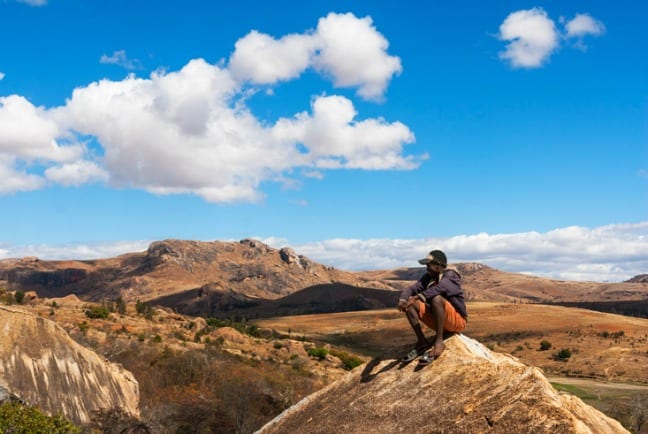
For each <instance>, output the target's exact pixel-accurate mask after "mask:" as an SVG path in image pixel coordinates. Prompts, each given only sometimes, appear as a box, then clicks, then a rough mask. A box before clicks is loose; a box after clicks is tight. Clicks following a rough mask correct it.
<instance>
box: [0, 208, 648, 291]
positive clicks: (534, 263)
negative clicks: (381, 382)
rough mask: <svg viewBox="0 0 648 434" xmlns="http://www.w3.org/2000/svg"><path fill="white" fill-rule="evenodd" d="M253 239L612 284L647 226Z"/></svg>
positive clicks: (100, 246) (57, 250)
mask: <svg viewBox="0 0 648 434" xmlns="http://www.w3.org/2000/svg"><path fill="white" fill-rule="evenodd" d="M258 239H260V240H261V241H263V242H264V243H267V244H268V245H270V246H273V247H275V248H281V247H285V246H290V247H292V248H293V249H294V250H295V251H296V252H297V253H298V254H300V255H305V256H307V257H309V258H311V259H312V260H314V261H317V262H320V263H322V264H325V265H330V266H334V267H336V268H340V269H344V270H356V271H357V270H375V269H393V268H398V267H418V266H419V264H418V262H417V259H419V258H422V257H424V256H425V255H426V254H427V252H428V251H430V250H432V249H437V248H439V249H442V250H444V251H445V252H446V253H447V255H448V259H449V260H450V262H478V263H482V264H486V265H488V266H491V267H494V268H497V269H500V270H503V271H509V272H515V273H526V274H531V275H536V276H543V277H548V278H554V279H564V280H581V281H596V282H603V281H610V282H618V281H623V280H627V279H629V278H631V277H633V276H636V275H638V274H644V273H648V253H647V252H648V221H646V222H641V223H627V224H614V225H607V226H601V227H596V228H585V227H580V226H570V227H565V228H558V229H554V230H551V231H548V232H520V233H512V234H487V233H478V234H471V235H457V236H452V237H425V238H419V239H392V238H379V239H367V240H361V239H348V238H339V239H329V240H322V241H316V242H311V243H304V244H291V243H290V241H289V240H287V239H284V238H278V237H265V238H263V237H258ZM151 241H152V240H151ZM222 241H227V240H222ZM149 243H150V241H122V242H115V243H97V244H87V245H84V244H76V245H27V246H13V245H8V244H4V245H2V244H0V258H19V257H23V256H37V257H39V258H41V259H97V258H108V257H113V256H116V255H120V254H124V253H130V252H139V251H144V250H146V249H147V247H148V244H149Z"/></svg>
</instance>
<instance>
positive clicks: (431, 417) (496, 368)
mask: <svg viewBox="0 0 648 434" xmlns="http://www.w3.org/2000/svg"><path fill="white" fill-rule="evenodd" d="M446 345H447V348H446V351H445V352H444V353H443V354H442V355H441V356H440V357H439V358H438V359H437V360H435V361H434V362H433V363H432V364H431V365H430V366H427V367H425V368H423V369H418V367H417V364H416V363H411V364H407V365H406V364H402V363H401V362H400V361H399V360H394V359H386V360H381V359H379V358H377V359H374V360H372V361H371V362H370V363H368V364H367V365H366V366H365V367H364V369H363V370H360V369H357V370H355V371H352V372H351V373H349V374H347V375H346V376H345V377H343V378H342V379H340V380H337V381H336V382H334V383H332V384H330V385H328V386H327V387H325V388H324V389H322V390H320V391H318V392H316V393H314V394H312V395H310V396H308V397H306V398H304V399H303V400H302V401H300V402H299V403H297V404H296V405H294V406H293V407H291V408H289V409H288V410H286V411H285V412H283V413H282V414H280V415H279V416H277V417H276V418H275V419H274V420H272V421H271V422H269V423H268V424H266V425H265V426H264V427H263V428H262V429H261V430H260V431H258V432H259V433H260V434H273V433H285V432H299V433H329V432H331V430H332V429H333V430H334V431H336V432H345V433H365V432H367V430H368V427H371V429H370V430H371V432H374V433H394V432H412V433H467V432H470V433H473V432H474V433H478V432H489V433H506V434H508V433H512V432H534V433H547V434H549V433H551V434H556V433H558V434H560V433H601V434H603V433H605V434H610V433H627V431H626V430H625V429H624V428H623V426H622V425H621V424H619V423H618V422H617V421H616V420H614V419H611V418H609V417H607V416H605V415H604V414H603V413H601V412H599V411H598V410H596V409H594V408H592V407H590V406H588V405H586V404H584V403H583V402H582V401H581V400H580V399H579V398H577V397H575V396H572V395H569V394H563V393H559V392H557V391H556V390H554V389H553V387H552V386H551V384H550V383H549V382H548V380H547V379H546V378H545V377H544V375H543V374H542V372H541V371H540V370H539V369H538V368H534V367H529V366H526V365H524V364H522V363H521V362H519V361H518V360H517V359H516V358H514V357H512V356H508V355H504V354H499V353H495V352H492V351H490V350H488V349H487V348H486V347H484V346H483V345H482V344H480V343H478V342H477V341H475V340H472V339H470V338H467V337H466V336H463V335H456V336H453V337H452V338H450V339H448V340H447V341H446Z"/></svg>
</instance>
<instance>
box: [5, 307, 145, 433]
mask: <svg viewBox="0 0 648 434" xmlns="http://www.w3.org/2000/svg"><path fill="white" fill-rule="evenodd" d="M0 387H2V388H4V389H5V390H7V391H9V392H11V393H12V394H14V395H16V396H17V397H19V398H20V399H21V400H22V401H24V402H26V403H28V404H30V405H35V406H37V407H39V408H40V409H41V410H43V411H45V412H47V413H50V414H55V413H61V414H63V415H64V416H65V417H66V418H68V419H69V420H71V421H73V422H75V423H77V424H86V423H88V422H90V420H91V416H92V414H93V412H95V411H107V410H112V409H121V410H122V411H124V412H125V413H127V414H129V415H131V416H132V417H135V418H137V417H139V407H138V405H139V385H138V383H137V380H135V378H134V377H133V375H132V374H131V373H130V372H128V371H126V370H125V369H123V368H122V367H121V366H120V365H116V364H114V363H110V362H108V361H107V360H105V359H103V358H102V357H101V356H99V355H98V354H96V353H94V352H92V351H91V350H89V349H86V348H84V347H82V346H81V345H79V344H77V343H76V342H75V341H74V340H72V339H71V338H70V337H69V336H68V334H67V333H66V332H65V330H63V328H61V327H60V326H59V325H57V324H56V323H54V322H52V321H50V320H48V319H45V318H41V317H38V316H35V315H33V314H31V313H28V312H26V311H23V310H21V309H20V308H17V307H9V306H0Z"/></svg>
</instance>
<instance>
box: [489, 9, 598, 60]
mask: <svg viewBox="0 0 648 434" xmlns="http://www.w3.org/2000/svg"><path fill="white" fill-rule="evenodd" d="M560 22H561V23H562V24H564V26H565V30H564V32H562V33H561V32H560V31H559V30H558V29H557V28H556V23H555V22H554V20H552V19H551V18H550V17H549V16H548V15H547V12H545V11H544V10H543V9H541V8H533V9H526V10H520V11H516V12H513V13H511V14H509V16H508V17H506V19H505V20H504V22H503V23H502V24H501V25H500V29H499V33H498V37H499V39H500V40H502V41H507V42H508V44H507V45H506V49H505V50H504V51H502V52H500V53H499V56H500V59H503V60H505V61H507V62H509V63H510V64H511V66H513V67H514V68H538V67H540V66H542V65H544V64H545V63H546V62H547V61H548V60H549V58H550V57H551V55H552V54H553V53H554V52H555V51H556V50H557V49H558V48H559V47H560V41H561V38H563V39H574V38H575V39H577V41H576V43H574V44H573V47H575V48H578V49H580V50H583V51H585V49H586V48H587V47H586V46H585V44H584V42H583V38H584V37H585V36H587V35H595V36H598V35H602V34H603V33H605V25H604V24H603V23H602V22H601V21H598V20H596V19H594V18H592V16H590V15H589V14H576V16H575V17H574V18H573V19H571V20H570V21H566V20H565V19H564V18H561V19H560Z"/></svg>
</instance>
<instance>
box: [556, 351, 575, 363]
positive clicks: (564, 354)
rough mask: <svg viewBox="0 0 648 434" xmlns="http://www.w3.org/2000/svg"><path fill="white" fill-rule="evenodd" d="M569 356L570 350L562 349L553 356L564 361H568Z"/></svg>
mask: <svg viewBox="0 0 648 434" xmlns="http://www.w3.org/2000/svg"><path fill="white" fill-rule="evenodd" d="M571 355H572V352H571V350H570V349H569V348H563V349H562V350H560V351H558V352H557V353H556V354H555V357H556V359H558V360H563V361H566V360H569V358H570V357H571Z"/></svg>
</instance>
